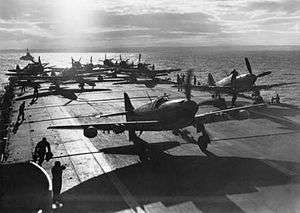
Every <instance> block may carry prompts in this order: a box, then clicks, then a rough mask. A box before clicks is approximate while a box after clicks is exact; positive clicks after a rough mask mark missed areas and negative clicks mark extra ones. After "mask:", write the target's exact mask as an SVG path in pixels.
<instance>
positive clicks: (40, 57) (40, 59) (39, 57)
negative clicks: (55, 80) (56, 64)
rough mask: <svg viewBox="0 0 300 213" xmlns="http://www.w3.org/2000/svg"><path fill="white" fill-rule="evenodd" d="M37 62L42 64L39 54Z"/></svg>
mask: <svg viewBox="0 0 300 213" xmlns="http://www.w3.org/2000/svg"><path fill="white" fill-rule="evenodd" d="M39 64H42V62H41V57H40V56H39Z"/></svg>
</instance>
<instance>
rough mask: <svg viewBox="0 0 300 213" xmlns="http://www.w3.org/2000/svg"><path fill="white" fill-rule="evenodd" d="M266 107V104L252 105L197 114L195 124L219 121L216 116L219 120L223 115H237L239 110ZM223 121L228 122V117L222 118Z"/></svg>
mask: <svg viewBox="0 0 300 213" xmlns="http://www.w3.org/2000/svg"><path fill="white" fill-rule="evenodd" d="M261 106H266V104H254V105H248V106H242V107H234V108H229V109H223V110H217V111H213V112H208V113H203V114H198V115H196V116H195V122H196V123H197V122H199V121H200V122H201V123H212V122H217V121H221V120H222V119H219V118H218V116H219V117H220V118H221V117H222V116H223V115H235V114H234V113H238V112H239V111H240V110H246V109H252V108H256V107H261ZM237 115H238V114H237ZM224 118H225V120H228V116H224Z"/></svg>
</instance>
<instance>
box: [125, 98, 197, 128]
mask: <svg viewBox="0 0 300 213" xmlns="http://www.w3.org/2000/svg"><path fill="white" fill-rule="evenodd" d="M159 101H163V103H159ZM197 111H198V105H197V104H196V103H195V102H194V101H190V100H189V101H188V100H185V99H177V100H170V101H164V100H162V99H156V100H155V101H152V102H150V103H148V104H145V105H143V106H141V107H139V108H137V109H135V110H134V111H133V112H132V113H130V114H129V115H128V117H127V120H128V121H153V120H156V121H159V123H160V124H155V125H153V126H151V127H149V125H145V129H144V128H143V126H142V125H141V126H140V128H139V130H140V131H143V130H145V131H162V130H173V129H180V128H184V127H187V126H189V125H191V124H192V123H193V121H194V117H195V114H196V113H197Z"/></svg>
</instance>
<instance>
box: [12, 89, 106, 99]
mask: <svg viewBox="0 0 300 213" xmlns="http://www.w3.org/2000/svg"><path fill="white" fill-rule="evenodd" d="M64 90H65V91H72V92H74V93H82V92H99V91H111V89H83V90H81V89H64ZM50 95H61V93H60V92H58V91H48V92H41V93H39V95H38V96H39V98H40V97H46V96H50ZM33 97H34V95H32V94H31V95H25V96H22V97H19V98H16V101H21V100H26V99H32V98H33Z"/></svg>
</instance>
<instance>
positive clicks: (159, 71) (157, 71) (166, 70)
mask: <svg viewBox="0 0 300 213" xmlns="http://www.w3.org/2000/svg"><path fill="white" fill-rule="evenodd" d="M150 71H151V72H153V73H157V74H158V73H171V72H176V71H181V69H163V70H150Z"/></svg>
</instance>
